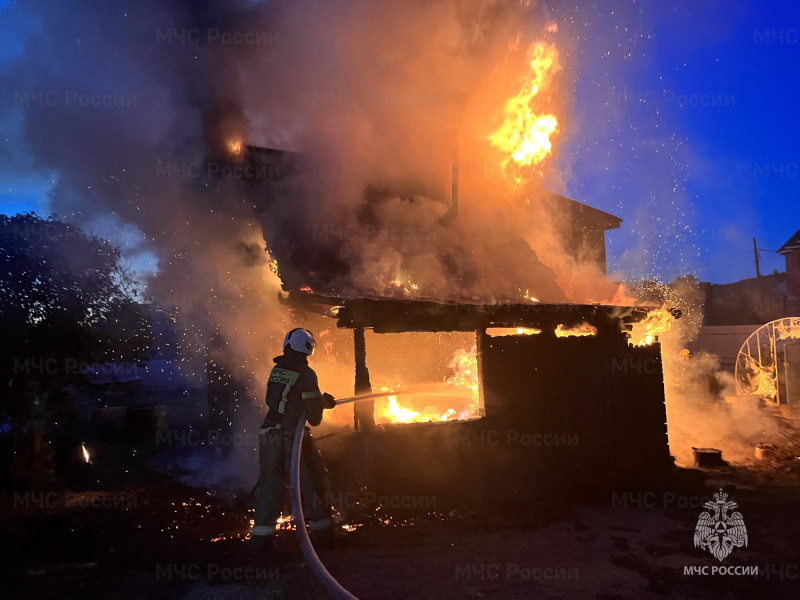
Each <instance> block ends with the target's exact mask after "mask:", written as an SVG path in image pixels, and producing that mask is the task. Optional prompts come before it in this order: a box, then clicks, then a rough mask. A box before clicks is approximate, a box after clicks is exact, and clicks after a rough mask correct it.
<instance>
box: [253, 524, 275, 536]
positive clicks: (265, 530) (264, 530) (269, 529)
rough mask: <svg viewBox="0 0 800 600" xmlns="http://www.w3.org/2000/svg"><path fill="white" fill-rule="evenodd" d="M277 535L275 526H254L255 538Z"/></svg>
mask: <svg viewBox="0 0 800 600" xmlns="http://www.w3.org/2000/svg"><path fill="white" fill-rule="evenodd" d="M273 533H275V526H274V525H253V531H252V535H253V536H262V535H272V534H273Z"/></svg>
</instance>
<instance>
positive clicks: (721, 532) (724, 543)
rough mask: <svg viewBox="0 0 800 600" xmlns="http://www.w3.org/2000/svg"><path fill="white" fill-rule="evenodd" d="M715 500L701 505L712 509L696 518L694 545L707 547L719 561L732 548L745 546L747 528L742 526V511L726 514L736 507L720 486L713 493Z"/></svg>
mask: <svg viewBox="0 0 800 600" xmlns="http://www.w3.org/2000/svg"><path fill="white" fill-rule="evenodd" d="M714 498H716V502H706V503H705V504H704V505H703V506H705V507H706V508H708V509H710V510H713V511H714V516H713V517H712V516H711V513H709V512H704V513H702V514H701V515H700V518H699V519H698V520H697V527H695V528H694V547H695V548H702V549H703V550H705V549H708V551H709V552H711V554H713V555H714V556H716V557H717V559H719V561H720V562H722V560H723V559H724V558H725V557H726V556H728V555H729V554H730V553H731V552H732V551H733V549H734V548H741V547H742V546H747V528H746V527H745V526H744V519H743V518H742V513H740V512H735V513H732V514H731V515H730V516H728V511H729V510H731V509H733V508H738V506H739V505H738V504H736V502H728V494H725V493H723V491H722V488H720V490H719V493H718V494H714Z"/></svg>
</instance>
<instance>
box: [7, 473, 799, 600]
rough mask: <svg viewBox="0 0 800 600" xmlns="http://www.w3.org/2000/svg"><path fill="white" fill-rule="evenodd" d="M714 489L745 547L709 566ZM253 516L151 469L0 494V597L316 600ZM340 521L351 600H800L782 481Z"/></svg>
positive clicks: (793, 486) (306, 572)
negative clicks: (706, 537) (738, 522)
mask: <svg viewBox="0 0 800 600" xmlns="http://www.w3.org/2000/svg"><path fill="white" fill-rule="evenodd" d="M719 488H723V489H724V490H725V491H726V492H727V493H728V494H729V495H730V498H729V499H730V500H735V501H736V502H737V503H738V505H739V507H738V509H737V510H739V511H740V512H741V513H742V515H743V517H744V521H745V525H746V527H747V530H748V545H747V547H746V548H735V549H734V550H733V552H732V554H731V555H730V556H728V557H727V558H725V559H724V560H723V561H722V562H720V561H718V560H717V559H716V558H714V557H713V556H711V555H710V554H709V552H707V551H703V550H700V549H696V548H695V547H694V544H693V533H694V529H695V524H696V522H697V519H698V517H699V515H700V513H701V512H702V511H703V510H705V509H703V508H702V504H703V502H705V501H707V500H709V499H710V496H711V494H712V493H714V492H716V491H717V490H718V489H719ZM251 515H252V513H251V512H250V508H249V505H248V499H247V498H244V497H242V498H237V497H235V496H231V495H225V494H214V493H212V492H210V491H208V490H201V489H194V488H189V487H186V486H183V485H181V484H179V483H176V482H175V481H173V480H172V479H170V478H169V477H167V476H163V475H152V474H150V475H148V476H146V477H142V478H141V481H139V483H138V485H131V486H129V487H126V488H125V489H120V490H116V491H113V492H109V491H103V492H99V491H90V492H83V493H80V494H73V493H68V492H66V493H65V492H50V493H49V494H41V495H35V494H33V495H28V496H26V495H17V496H14V495H5V496H2V497H0V541H1V543H0V565H2V566H0V577H2V585H0V597H2V598H29V599H33V598H59V599H63V598H170V599H172V600H174V599H175V598H251V597H252V598H256V597H259V598H265V597H266V598H324V597H328V594H327V592H326V591H325V590H324V588H323V587H322V586H321V584H320V583H319V582H318V581H317V579H316V577H315V576H314V574H313V573H312V571H311V569H310V568H309V567H308V565H306V564H305V562H304V561H303V559H302V555H301V554H300V552H299V549H298V547H297V545H296V541H295V537H294V535H295V534H294V532H292V531H288V530H287V531H282V532H281V534H280V536H279V537H280V539H279V544H278V548H277V553H276V554H275V555H273V556H272V557H264V556H253V555H252V554H251V552H250V551H249V550H248V544H247V542H246V539H245V538H246V537H247V535H248V532H249V520H250V518H251ZM351 525H353V528H352V530H351V531H349V532H345V533H344V534H343V535H342V537H341V539H339V540H338V542H337V544H336V545H335V546H334V547H333V548H328V549H324V550H321V551H320V556H321V558H322V560H323V562H324V563H325V565H326V566H327V568H328V570H329V571H330V572H331V573H332V574H333V575H334V577H336V578H337V579H338V580H339V581H340V583H341V584H342V585H344V586H345V587H346V588H347V589H349V590H350V591H351V592H352V593H353V594H355V595H356V596H358V597H359V598H534V597H535V598H593V599H611V598H631V599H634V598H635V599H642V598H703V599H708V598H798V597H800V581H798V580H799V579H800V566H799V565H800V544H798V542H797V540H798V539H800V477H798V476H797V471H796V470H791V471H788V472H781V473H779V472H776V471H770V470H769V469H763V468H762V469H761V470H760V471H755V470H752V469H746V468H742V467H739V468H724V469H719V470H712V471H699V470H687V469H676V470H675V472H674V473H673V474H672V475H671V476H670V477H669V480H668V481H665V482H664V484H663V485H661V486H657V487H652V488H651V489H643V488H640V489H630V490H611V491H602V492H597V493H596V494H595V495H594V496H593V497H590V498H574V497H570V498H567V497H565V498H563V501H558V500H556V501H553V502H549V503H546V504H545V503H539V504H537V505H533V506H530V507H529V509H528V510H525V511H524V512H520V511H511V512H506V513H505V514H501V513H500V512H496V513H485V512H484V513H481V514H479V513H474V512H472V513H470V512H452V513H448V514H440V513H436V512H427V513H426V512H424V511H423V512H420V513H419V514H417V515H409V514H408V513H407V514H405V515H404V516H403V517H402V518H401V517H399V516H392V515H389V514H386V513H381V516H380V518H378V517H377V516H376V515H375V514H373V515H371V517H370V518H369V519H364V522H363V523H352V524H351ZM687 567H695V569H694V574H691V575H689V574H685V569H686V568H687ZM698 567H699V568H698ZM702 567H707V568H706V569H705V571H706V572H707V574H703V569H702ZM712 567H727V568H731V569H732V570H733V569H735V568H736V567H739V571H741V570H742V569H743V568H752V567H758V574H757V575H755V574H749V575H742V574H734V573H731V574H720V573H719V572H718V571H717V572H714V573H712ZM751 572H752V571H751Z"/></svg>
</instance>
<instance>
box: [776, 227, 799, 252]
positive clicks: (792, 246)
mask: <svg viewBox="0 0 800 600" xmlns="http://www.w3.org/2000/svg"><path fill="white" fill-rule="evenodd" d="M797 248H800V229H798V230H797V231H796V232H795V234H794V235H793V236H792V237H790V238H789V239H788V240H786V242H784V244H783V246H781V247H780V248H778V254H789V253H790V252H791V251H792V250H796V249H797Z"/></svg>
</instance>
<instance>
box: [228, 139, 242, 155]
mask: <svg viewBox="0 0 800 600" xmlns="http://www.w3.org/2000/svg"><path fill="white" fill-rule="evenodd" d="M228 150H230V151H231V154H239V153H241V151H242V142H229V143H228Z"/></svg>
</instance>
